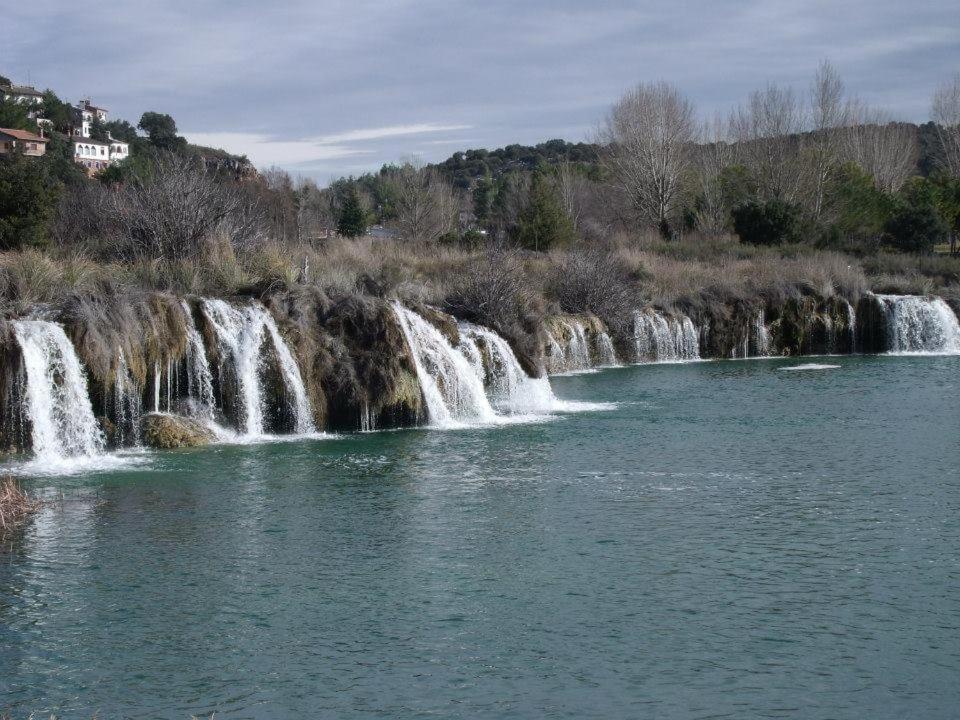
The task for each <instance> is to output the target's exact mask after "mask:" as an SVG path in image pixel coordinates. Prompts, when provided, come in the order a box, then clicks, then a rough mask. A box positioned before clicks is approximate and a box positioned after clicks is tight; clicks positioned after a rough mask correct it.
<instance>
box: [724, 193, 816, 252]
mask: <svg viewBox="0 0 960 720" xmlns="http://www.w3.org/2000/svg"><path fill="white" fill-rule="evenodd" d="M733 229H734V232H736V233H737V235H738V236H739V237H740V241H741V242H745V243H749V244H750V245H780V244H783V243H785V242H797V241H798V240H799V239H800V208H799V207H797V206H796V205H791V204H790V203H786V202H783V201H782V200H768V201H767V202H765V203H758V202H754V201H751V202H747V203H744V204H743V205H740V206H738V207H736V208H734V209H733Z"/></svg>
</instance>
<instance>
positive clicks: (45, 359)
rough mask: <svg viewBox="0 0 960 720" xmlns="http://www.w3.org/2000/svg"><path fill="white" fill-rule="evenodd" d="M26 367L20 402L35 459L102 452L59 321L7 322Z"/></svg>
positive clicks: (100, 436)
mask: <svg viewBox="0 0 960 720" xmlns="http://www.w3.org/2000/svg"><path fill="white" fill-rule="evenodd" d="M13 327H14V332H15V335H16V338H17V343H18V344H19V345H20V350H21V352H22V353H23V365H24V369H25V370H26V393H25V397H26V404H27V408H26V409H27V414H28V416H29V418H30V424H31V427H32V429H31V439H32V443H33V452H34V455H35V456H36V457H37V459H39V460H41V461H56V460H62V459H64V458H68V457H78V456H86V457H90V456H93V455H98V454H100V453H102V452H103V447H104V437H103V433H102V432H101V431H100V427H99V426H98V425H97V421H96V418H94V416H93V407H92V406H91V404H90V398H89V396H88V395H87V378H86V375H85V373H84V370H83V366H82V365H81V364H80V359H79V358H78V357H77V354H76V352H75V351H74V348H73V345H72V344H71V343H70V340H69V339H68V338H67V335H66V333H65V332H64V331H63V328H62V327H60V326H59V325H57V324H55V323H51V322H46V321H43V320H17V321H14V323H13Z"/></svg>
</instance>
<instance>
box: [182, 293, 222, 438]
mask: <svg viewBox="0 0 960 720" xmlns="http://www.w3.org/2000/svg"><path fill="white" fill-rule="evenodd" d="M181 306H182V308H183V313H184V315H185V316H186V318H187V358H186V359H187V396H188V397H189V399H190V411H191V413H192V414H193V415H194V417H197V418H199V419H201V420H206V421H208V422H212V421H213V418H214V412H215V409H216V405H215V400H214V397H213V373H212V372H211V370H210V361H209V360H208V359H207V349H206V347H204V344H203V337H202V336H201V335H200V331H199V330H198V329H197V324H196V323H195V322H194V321H193V313H192V312H191V311H190V306H189V305H188V304H187V303H186V302H183V303H181Z"/></svg>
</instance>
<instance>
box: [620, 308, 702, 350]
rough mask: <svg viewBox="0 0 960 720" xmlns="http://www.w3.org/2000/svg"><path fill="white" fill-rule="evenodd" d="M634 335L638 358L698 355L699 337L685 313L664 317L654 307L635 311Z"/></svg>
mask: <svg viewBox="0 0 960 720" xmlns="http://www.w3.org/2000/svg"><path fill="white" fill-rule="evenodd" d="M633 320H634V325H633V336H634V343H635V346H636V352H637V361H638V362H649V361H652V362H676V361H680V360H699V359H700V338H699V335H698V333H697V328H696V326H694V324H693V321H692V320H691V319H690V318H688V317H687V316H686V315H681V316H680V317H679V318H677V317H670V318H666V317H664V316H663V315H661V314H660V313H658V312H656V311H644V312H641V311H639V310H638V311H637V312H635V313H634V316H633Z"/></svg>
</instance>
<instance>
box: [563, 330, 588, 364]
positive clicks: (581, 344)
mask: <svg viewBox="0 0 960 720" xmlns="http://www.w3.org/2000/svg"><path fill="white" fill-rule="evenodd" d="M563 324H564V325H566V326H567V327H568V328H569V330H570V342H569V343H567V352H566V360H567V367H568V368H569V369H570V370H587V369H588V368H589V367H590V365H591V362H590V344H589V343H588V342H587V333H586V330H584V328H583V323H581V322H580V321H579V320H573V321H571V322H566V321H564V323H563Z"/></svg>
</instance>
